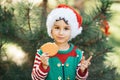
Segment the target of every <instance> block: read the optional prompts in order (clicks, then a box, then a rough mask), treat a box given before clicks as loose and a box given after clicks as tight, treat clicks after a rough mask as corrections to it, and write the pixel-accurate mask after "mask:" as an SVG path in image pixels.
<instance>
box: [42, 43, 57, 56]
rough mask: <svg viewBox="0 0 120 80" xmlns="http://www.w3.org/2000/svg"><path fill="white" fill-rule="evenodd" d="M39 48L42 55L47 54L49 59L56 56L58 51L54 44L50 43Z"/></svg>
mask: <svg viewBox="0 0 120 80" xmlns="http://www.w3.org/2000/svg"><path fill="white" fill-rule="evenodd" d="M40 48H41V50H42V52H43V53H47V54H48V55H49V56H50V57H51V56H54V55H56V54H57V52H58V49H59V48H58V46H57V45H56V44H55V43H51V42H47V43H45V44H43V45H42V46H41V47H40Z"/></svg>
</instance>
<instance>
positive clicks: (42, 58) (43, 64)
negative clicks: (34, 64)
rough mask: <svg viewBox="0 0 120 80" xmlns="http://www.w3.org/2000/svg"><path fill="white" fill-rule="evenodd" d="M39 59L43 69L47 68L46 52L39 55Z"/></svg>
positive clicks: (47, 57)
mask: <svg viewBox="0 0 120 80" xmlns="http://www.w3.org/2000/svg"><path fill="white" fill-rule="evenodd" d="M40 60H41V63H42V66H43V68H44V69H47V67H48V66H49V62H48V61H49V56H48V54H47V53H43V54H42V55H41V56H40Z"/></svg>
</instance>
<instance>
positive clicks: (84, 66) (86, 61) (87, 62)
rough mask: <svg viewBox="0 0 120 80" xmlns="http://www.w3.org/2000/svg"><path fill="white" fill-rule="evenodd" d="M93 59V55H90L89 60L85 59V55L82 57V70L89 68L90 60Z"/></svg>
mask: <svg viewBox="0 0 120 80" xmlns="http://www.w3.org/2000/svg"><path fill="white" fill-rule="evenodd" d="M91 59H92V56H90V57H89V58H88V59H87V60H85V57H84V56H83V57H82V60H81V66H80V69H81V71H82V72H84V70H85V69H86V68H88V66H89V65H90V64H91V62H90V60H91Z"/></svg>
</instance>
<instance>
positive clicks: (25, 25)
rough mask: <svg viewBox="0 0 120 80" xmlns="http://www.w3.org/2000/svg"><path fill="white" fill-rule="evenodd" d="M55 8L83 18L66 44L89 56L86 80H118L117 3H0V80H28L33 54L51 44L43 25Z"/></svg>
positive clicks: (119, 28)
mask: <svg viewBox="0 0 120 80" xmlns="http://www.w3.org/2000/svg"><path fill="white" fill-rule="evenodd" d="M58 4H68V5H70V6H72V7H73V8H74V9H75V10H76V11H77V12H78V13H80V15H81V16H82V17H83V24H82V27H83V32H82V34H81V35H79V36H77V37H76V38H75V39H73V40H72V41H70V42H72V43H73V44H75V45H77V46H78V47H79V48H80V49H81V50H82V51H84V54H85V56H86V57H89V56H90V55H92V56H93V59H92V61H91V62H92V64H91V66H90V69H89V77H88V79H87V80H120V36H119V35H120V0H0V80H32V79H31V71H32V66H33V63H34V57H35V53H36V50H37V49H38V48H39V47H40V46H41V45H42V44H44V43H45V42H49V41H53V40H52V39H50V38H49V37H48V35H47V32H46V23H45V22H46V18H47V15H48V14H49V12H50V11H51V10H52V9H54V8H55V7H56V6H57V5H58Z"/></svg>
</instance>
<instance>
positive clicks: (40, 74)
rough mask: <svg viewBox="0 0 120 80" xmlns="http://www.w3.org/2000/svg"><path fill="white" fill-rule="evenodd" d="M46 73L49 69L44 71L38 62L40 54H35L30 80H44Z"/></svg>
mask: <svg viewBox="0 0 120 80" xmlns="http://www.w3.org/2000/svg"><path fill="white" fill-rule="evenodd" d="M48 71H49V67H48V68H47V69H46V70H45V69H44V68H43V67H42V63H41V61H40V54H39V53H36V56H35V60H34V65H33V69H32V73H31V76H32V80H45V78H46V76H47V74H48Z"/></svg>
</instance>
